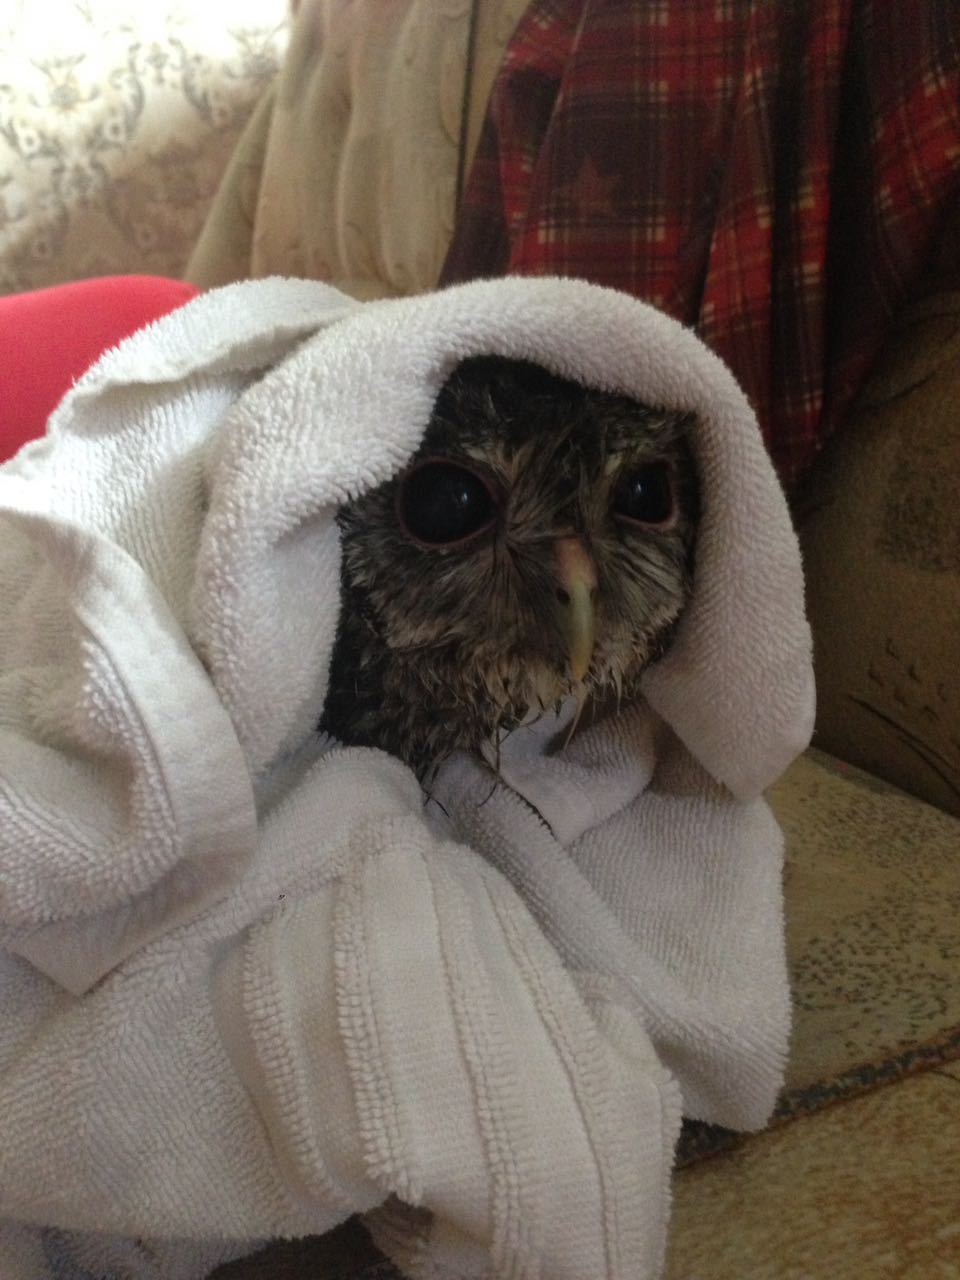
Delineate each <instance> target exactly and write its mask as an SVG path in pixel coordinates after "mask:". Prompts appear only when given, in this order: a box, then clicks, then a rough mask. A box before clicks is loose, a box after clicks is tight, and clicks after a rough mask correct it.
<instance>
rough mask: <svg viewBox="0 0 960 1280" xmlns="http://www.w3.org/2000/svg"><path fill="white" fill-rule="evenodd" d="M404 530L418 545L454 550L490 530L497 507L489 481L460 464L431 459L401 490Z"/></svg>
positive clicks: (409, 474)
mask: <svg viewBox="0 0 960 1280" xmlns="http://www.w3.org/2000/svg"><path fill="white" fill-rule="evenodd" d="M397 515H398V517H399V520H400V527H401V528H402V529H403V531H404V533H406V534H407V535H408V536H409V537H410V538H412V539H413V540H414V541H415V542H420V543H422V544H424V545H425V546H429V547H451V546H455V545H456V544H458V543H461V542H466V541H468V540H469V539H470V538H474V537H476V536H477V534H480V533H483V532H484V531H485V530H487V529H489V528H490V526H491V525H492V524H493V522H494V520H495V519H496V517H497V504H496V500H495V498H494V495H493V493H492V491H491V489H490V486H489V485H488V484H487V482H486V481H485V480H484V479H483V477H482V476H480V475H479V474H478V473H477V472H476V471H472V470H471V469H470V468H469V467H463V466H460V465H459V463H455V462H446V461H442V460H439V459H436V458H428V459H426V460H425V461H424V462H421V463H420V464H419V465H418V466H415V467H414V468H413V470H412V471H409V472H407V474H406V475H405V476H404V477H403V479H402V480H401V482H400V488H399V490H398V491H397Z"/></svg>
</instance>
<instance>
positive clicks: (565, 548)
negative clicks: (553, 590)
mask: <svg viewBox="0 0 960 1280" xmlns="http://www.w3.org/2000/svg"><path fill="white" fill-rule="evenodd" d="M553 554H554V563H555V566H556V573H557V602H558V604H559V606H560V607H559V609H558V611H557V616H558V618H559V620H560V628H561V631H562V632H563V636H564V640H565V642H566V646H567V660H568V663H569V670H570V675H571V676H572V677H573V679H574V680H576V681H580V680H582V679H583V677H584V676H585V675H586V674H587V672H588V670H589V669H590V660H591V658H592V657H593V646H594V642H595V639H596V630H597V615H596V607H595V601H596V596H597V567H596V565H595V564H594V563H593V560H592V558H591V556H590V553H589V551H587V549H586V547H585V546H584V545H583V543H582V542H581V540H580V539H579V538H575V537H569V538H558V539H557V541H556V542H555V543H554V552H553Z"/></svg>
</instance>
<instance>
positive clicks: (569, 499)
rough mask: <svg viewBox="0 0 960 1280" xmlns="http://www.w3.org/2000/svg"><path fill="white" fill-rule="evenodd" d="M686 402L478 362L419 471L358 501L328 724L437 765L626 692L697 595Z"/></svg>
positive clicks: (453, 381) (438, 423)
mask: <svg viewBox="0 0 960 1280" xmlns="http://www.w3.org/2000/svg"><path fill="white" fill-rule="evenodd" d="M691 426H692V418H691V416H690V415H689V414H684V413H680V412H676V411H667V410H664V409H662V408H658V407H656V406H651V405H645V404H641V403H639V402H637V401H636V400H633V399H630V398H629V397H627V396H624V395H622V394H618V393H614V392H609V391H602V390H597V389H593V388H589V387H585V386H583V385H581V384H580V383H577V382H574V381H571V380H569V379H566V378H562V377H559V376H557V375H555V374H552V373H549V372H548V371H547V370H545V369H543V368H541V367H540V366H538V365H535V364H531V363H528V362H526V361H519V360H510V359H506V358H502V357H496V356H484V357H476V358H472V359H469V360H465V361H463V362H462V363H461V364H460V365H459V366H457V368H456V369H455V370H454V372H453V373H452V375H451V376H450V377H449V378H448V380H447V381H446V383H445V384H444V386H443V387H442V389H441V391H440V394H439V396H438V398H437V401H436V404H435V407H434V411H433V414H432V416H431V419H430V422H429V424H428V426H427V429H426V432H425V434H424V437H423V441H422V443H421V445H420V448H419V449H418V451H417V453H416V455H415V456H414V458H413V459H412V460H411V463H410V465H409V466H408V467H407V468H406V470H405V471H404V472H403V473H402V474H401V475H398V476H396V477H394V478H392V479H391V480H389V481H387V482H386V483H385V484H382V485H380V486H379V487H377V488H375V489H374V490H372V491H371V492H368V493H366V494H364V495H362V496H361V497H359V498H357V499H356V500H355V501H354V502H351V503H349V504H347V505H346V506H344V507H343V508H342V509H341V511H340V513H339V517H338V519H339V524H340V530H341V538H342V552H343V556H342V570H341V578H342V581H341V614H340V621H339V627H338V632H337V637H336V643H335V646H334V653H333V658H332V662H331V671H330V683H329V690H328V696H327V700H326V704H325V708H324V714H323V719H322V721H321V728H322V729H324V730H325V731H327V732H329V733H331V734H333V735H334V736H335V737H337V738H339V739H340V740H341V741H343V742H346V743H351V744H356V745H363V746H375V747H380V748H383V749H384V750H386V751H389V752H391V753H392V754H394V755H397V756H399V757H400V758H401V759H403V760H405V761H406V762H407V763H408V764H410V765H411V766H412V767H413V768H414V769H415V770H416V771H417V772H418V774H420V776H421V777H426V776H427V775H428V774H429V773H430V771H431V770H432V769H434V768H435V767H436V766H437V765H438V764H439V763H440V762H441V761H442V760H443V759H444V758H445V757H446V756H448V755H449V754H450V753H451V752H452V751H455V750H457V749H465V750H468V751H474V752H481V751H483V750H484V748H485V747H488V746H489V745H490V744H496V743H497V742H499V741H500V740H501V739H502V737H503V735H504V734H505V733H509V732H510V731H511V730H512V729H513V728H515V727H516V726H517V725H518V724H520V723H524V722H527V721H529V720H530V718H531V717H535V716H537V715H539V714H541V713H542V712H544V711H547V710H550V709H553V708H555V707H557V706H558V705H559V704H560V703H561V702H562V701H563V700H564V699H565V698H566V697H568V696H570V695H572V696H574V697H575V698H577V699H578V701H579V702H580V703H581V704H582V703H583V702H584V701H586V700H588V699H589V700H593V701H596V702H603V701H605V700H607V699H608V698H609V697H610V696H613V697H615V698H617V699H618V700H619V699H621V698H628V699H629V698H631V697H634V696H636V695H637V694H638V692H639V681H640V676H641V675H642V672H643V671H644V669H645V668H646V667H647V666H648V665H649V664H650V663H651V662H653V661H655V660H656V659H657V658H658V657H659V656H660V655H661V654H662V653H663V652H664V650H665V648H666V647H667V646H668V644H669V641H670V637H671V635H672V633H673V630H674V628H675V627H676V624H677V622H678V619H679V618H680V615H681V613H682V611H683V608H684V605H685V603H686V601H687V599H688V597H689V594H690V590H691V583H692V573H693V559H694V550H695V535H696V527H697V518H698V504H697V483H696V472H695V467H694V462H693V457H692V453H691V449H690V444H689V435H690V429H691Z"/></svg>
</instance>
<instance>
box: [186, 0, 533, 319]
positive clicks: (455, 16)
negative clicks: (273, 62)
mask: <svg viewBox="0 0 960 1280" xmlns="http://www.w3.org/2000/svg"><path fill="white" fill-rule="evenodd" d="M525 7H526V0H485V3H483V4H481V5H478V6H477V7H476V22H477V25H476V29H475V30H474V32H473V40H472V41H471V9H472V6H471V5H469V4H464V3H460V2H459V0H458V2H457V3H451V2H450V0H444V2H443V3H437V0H393V2H392V3H390V4H383V3H382V2H381V0H356V3H354V4H352V5H349V6H345V5H343V4H342V3H340V0H302V3H301V5H300V7H299V10H298V12H297V19H296V23H295V25H294V29H293V33H292V36H291V42H290V47H289V50H288V52H287V57H286V60H285V62H284V65H283V69H282V72H281V74H280V77H279V79H278V81H277V83H276V85H275V86H274V87H273V88H272V89H271V91H270V93H269V94H268V96H267V97H266V98H265V99H264V100H263V101H262V102H261V104H260V107H259V109H258V111H257V113H256V115H255V117H254V118H253V119H252V120H251V123H250V126H249V128H248V130H247V132H246V133H245V135H244V137H243V138H242V139H241V142H240V144H239V146H238V149H237V152H236V154H235V156H234V157H233V160H232V162H231V165H230V169H229V171H228V173H227V175H226V177H225V180H224V183H223V185H222V187H221V190H220V192H219V194H218V197H217V201H216V203H215V205H214V208H213V210H212V212H211V215H210V218H209V220H208V222H207V225H206V227H205V229H204V233H203V235H202V237H201V238H200V240H199V242H198V244H197V247H196V250H195V252H194V254H193V256H192V258H191V260H190V263H189V265H188V268H187V278H188V279H189V280H191V281H193V282H194V283H195V284H197V285H199V286H201V287H204V288H208V287H210V286H212V285H217V284H226V283H227V282H229V281H231V280H240V279H246V278H248V277H259V276H266V275H272V274H281V275H298V276H308V277H311V278H313V279H317V280H325V281H328V282H329V283H331V284H334V285H336V286H337V288H339V289H343V290H344V291H345V292H347V293H350V294H353V295H354V296H355V297H358V298H374V297H389V296H398V295H405V294H411V293H419V292H422V291H424V290H426V289H431V288H433V287H434V286H435V285H436V282H437V279H438V277H439V274H440V268H441V266H442V264H443V259H444V257H445V255H446V251H447V246H448V244H449V242H450V237H451V235H452V233H453V223H454V217H455V214H456V203H457V180H458V174H459V173H460V172H461V166H460V161H461V149H463V164H464V165H465V164H466V162H467V159H468V157H469V155H471V154H472V150H473V147H474V146H475V145H476V140H477V136H478V134H479V130H480V124H481V121H482V118H483V114H484V110H485V106H486V100H487V97H488V95H489V92H490V86H491V84H492V83H493V79H494V77H495V75H496V71H497V67H498V66H499V62H500V58H501V57H502V54H503V50H504V48H505V46H506V44H507V41H508V40H509V38H510V35H511V33H512V31H513V28H514V26H515V24H516V22H517V20H518V19H519V17H520V15H521V14H522V12H523V10H524V8H525ZM471 46H472V48H473V50H474V58H473V65H472V75H471V78H470V84H469V100H468V101H467V114H466V116H464V103H465V77H466V70H467V54H468V49H470V48H471Z"/></svg>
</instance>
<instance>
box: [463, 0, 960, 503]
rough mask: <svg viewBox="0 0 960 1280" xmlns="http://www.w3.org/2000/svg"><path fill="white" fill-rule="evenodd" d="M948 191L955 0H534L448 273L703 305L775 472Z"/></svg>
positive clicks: (935, 220)
mask: <svg viewBox="0 0 960 1280" xmlns="http://www.w3.org/2000/svg"><path fill="white" fill-rule="evenodd" d="M958 212H960V0H912V2H911V3H909V4H903V3H891V0H782V2H781V3H775V2H773V0H534V2H533V3H532V4H531V5H530V7H529V9H528V10H527V12H526V14H525V15H524V18H523V20H522V22H521V23H520V26H519V28H518V29H517V31H516V33H515V35H514V37H513V40H512V42H511V44H510V46H509V48H508V50H507V53H506V57H505V60H504V62H503V65H502V67H501V71H500V74H499V77H498V80H497V84H496V85H495V88H494V91H493V94H492V96H491V100H490V103H489V107H488V111H487V117H486V121H485V125H484V130H483V134H482V137H481V140H480V144H479V148H478V153H477V156H476V159H475V161H474V165H473V169H472V172H471V175H470V179H469V181H468V184H467V188H466V191H465V195H464V201H463V205H462V207H461V210H460V215H459V218H458V223H457V228H456V231H455V235H454V239H453V243H452V245H451V248H450V252H449V255H448V258H447V262H446V265H445V269H444V273H443V281H444V283H451V282H453V281H455V280H464V279H469V278H473V277H476V276H489V275H497V274H502V273H505V272H518V273H521V274H560V275H577V276H583V277H585V278H587V279H590V280H594V281H597V282H598V283H601V284H608V285H613V286H616V287H618V288H621V289H626V290H627V291H628V292H630V293H633V294H635V295H636V296H638V297H641V298H644V299H646V300H647V301H649V302H652V303H654V304H655V305H656V306H658V307H661V308H663V309H664V310H665V311H668V312H669V313H671V314H672V315H674V316H676V317H677V318H678V319H680V320H682V321H684V322H685V323H687V324H690V325H693V326H694V327H695V328H696V329H697V331H698V332H699V333H700V335H701V337H702V338H703V339H704V340H705V341H706V342H707V343H708V344H709V345H710V346H711V347H713V349H714V350H715V351H717V352H718V353H719V354H720V355H721V356H722V357H723V358H724V359H725V360H726V362H727V363H728V364H729V365H730V366H731V368H732V369H733V371H734V373H735V374H736V375H737V377H738V378H739V379H740V381H741V383H742V384H743V386H744V387H745V389H746V390H747V393H748V394H749V396H750V398H751V400H752V402H753V404H754V407H755V409H756V410H757V414H758V417H759V419H760V423H761V427H762V429H763V431H764V434H765V437H766V440H767V443H768V446H769V448H770V451H771V453H772V455H773V458H774V461H775V463H776V464H777V466H778V468H779V470H780V474H781V476H782V477H783V479H784V480H785V481H786V482H787V483H790V482H792V481H794V480H796V479H797V478H798V477H799V476H800V475H801V474H802V472H803V471H804V470H805V469H806V468H807V466H808V465H809V463H810V462H811V460H812V459H813V457H814V455H815V453H816V451H817V449H818V448H819V446H820V444H821V443H822V441H823V440H824V439H825V438H826V436H827V435H828V434H829V432H830V431H831V430H832V429H833V427H834V426H835V424H836V423H837V422H838V420H840V418H841V417H842V415H843V413H844V410H845V409H846V408H847V406H848V405H849V403H850V400H851V398H852V396H853V395H854V394H855V392H856V391H857V389H858V387H859V386H860V385H861V383H862V381H863V379H864V377H865V375H866V373H867V371H868V369H869V367H870V365H871V363H872V362H873V360H874V359H875V357H876V355H877V352H878V350H879V348H880V345H881V343H882V341H883V338H884V336H885V333H886V331H887V329H888V327H889V323H890V320H891V317H892V316H893V314H894V313H895V312H896V311H897V310H898V309H899V308H900V306H901V305H902V304H903V302H904V301H905V300H907V298H908V297H909V296H910V295H911V294H912V293H913V292H914V291H915V290H916V289H917V288H918V287H919V286H920V284H921V277H922V276H923V273H924V271H925V269H926V268H927V266H928V263H929V261H930V259H931V257H932V254H933V252H934V249H935V247H936V245H937V244H938V242H940V240H941V236H942V233H943V232H944V231H945V230H946V228H947V224H948V220H949V219H951V218H953V219H956V217H957V214H958Z"/></svg>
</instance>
